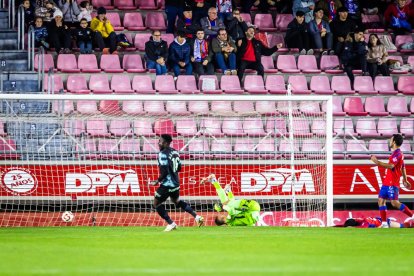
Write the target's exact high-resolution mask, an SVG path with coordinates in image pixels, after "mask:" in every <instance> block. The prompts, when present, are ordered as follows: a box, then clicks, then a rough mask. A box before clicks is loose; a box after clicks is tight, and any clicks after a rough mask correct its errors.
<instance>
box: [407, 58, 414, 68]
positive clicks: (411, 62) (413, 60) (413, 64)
mask: <svg viewBox="0 0 414 276" xmlns="http://www.w3.org/2000/svg"><path fill="white" fill-rule="evenodd" d="M407 64H409V65H410V66H411V68H414V56H412V55H410V56H409V57H408V59H407ZM411 71H412V69H411Z"/></svg>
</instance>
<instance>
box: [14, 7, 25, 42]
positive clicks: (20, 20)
mask: <svg viewBox="0 0 414 276" xmlns="http://www.w3.org/2000/svg"><path fill="white" fill-rule="evenodd" d="M13 10H14V9H13ZM17 49H18V50H22V49H24V7H23V6H19V9H18V11H17Z"/></svg>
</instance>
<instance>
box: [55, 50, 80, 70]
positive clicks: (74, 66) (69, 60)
mask: <svg viewBox="0 0 414 276" xmlns="http://www.w3.org/2000/svg"><path fill="white" fill-rule="evenodd" d="M57 69H58V70H59V71H61V72H62V73H79V72H80V70H79V68H78V63H77V61H76V57H75V55H74V54H60V55H58V58H57Z"/></svg>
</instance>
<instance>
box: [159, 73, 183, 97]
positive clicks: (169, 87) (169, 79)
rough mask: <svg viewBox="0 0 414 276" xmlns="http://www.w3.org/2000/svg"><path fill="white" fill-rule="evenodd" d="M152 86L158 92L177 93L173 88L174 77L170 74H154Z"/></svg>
mask: <svg viewBox="0 0 414 276" xmlns="http://www.w3.org/2000/svg"><path fill="white" fill-rule="evenodd" d="M154 88H155V90H157V91H158V93H160V94H177V93H178V91H177V89H175V82H174V78H173V76H171V75H164V76H162V75H161V76H156V77H155V83H154Z"/></svg>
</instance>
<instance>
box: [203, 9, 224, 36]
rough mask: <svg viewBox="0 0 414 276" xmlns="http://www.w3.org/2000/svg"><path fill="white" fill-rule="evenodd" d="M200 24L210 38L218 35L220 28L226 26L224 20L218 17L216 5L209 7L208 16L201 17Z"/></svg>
mask: <svg viewBox="0 0 414 276" xmlns="http://www.w3.org/2000/svg"><path fill="white" fill-rule="evenodd" d="M200 25H201V28H203V30H204V33H205V34H206V37H207V39H209V40H211V39H213V38H215V37H217V32H218V30H220V29H221V28H225V27H226V26H224V23H223V20H221V18H218V17H217V9H216V8H214V7H212V8H209V9H208V16H207V17H203V18H201V19H200Z"/></svg>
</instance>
